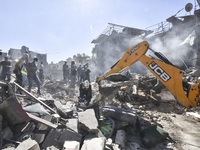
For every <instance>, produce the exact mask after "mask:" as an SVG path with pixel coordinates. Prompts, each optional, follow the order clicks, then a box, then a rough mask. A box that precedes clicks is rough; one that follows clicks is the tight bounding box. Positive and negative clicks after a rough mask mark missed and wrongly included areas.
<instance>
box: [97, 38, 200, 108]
mask: <svg viewBox="0 0 200 150" xmlns="http://www.w3.org/2000/svg"><path fill="white" fill-rule="evenodd" d="M148 50H151V51H152V52H153V53H154V54H155V55H156V56H157V57H158V58H159V60H158V59H155V58H151V57H149V56H146V55H145V54H146V52H147V51H148ZM137 61H140V62H141V63H142V64H143V65H144V66H145V67H146V68H147V69H149V70H150V71H151V72H152V73H153V74H154V75H155V76H156V77H157V78H158V79H159V80H160V81H161V82H162V83H163V84H164V85H165V86H166V87H167V88H168V89H169V91H171V93H172V94H173V95H174V97H175V98H176V99H177V100H178V101H179V102H180V103H181V104H182V105H183V106H185V107H187V108H191V107H196V106H199V105H200V97H199V92H200V84H199V82H198V81H193V82H192V83H188V82H187V83H186V82H185V81H184V80H183V73H184V71H182V70H180V69H179V68H178V67H177V66H175V65H173V64H172V63H171V62H170V61H169V60H168V59H167V58H166V57H164V56H163V55H161V53H159V52H156V51H154V50H153V49H151V48H150V47H149V43H148V42H147V41H143V42H141V43H139V44H137V45H135V46H133V47H131V48H130V49H128V50H127V51H126V52H125V54H124V55H123V57H122V58H121V59H120V60H119V61H118V62H117V63H115V64H114V65H113V66H112V67H111V69H110V70H109V71H108V72H107V73H105V74H104V75H103V76H101V77H98V78H97V79H96V82H97V83H100V81H101V80H104V79H106V77H108V76H109V75H111V74H113V73H119V72H122V71H123V70H125V69H127V68H128V67H130V66H131V65H132V64H134V63H135V62H137Z"/></svg>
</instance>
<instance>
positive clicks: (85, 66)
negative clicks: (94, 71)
mask: <svg viewBox="0 0 200 150" xmlns="http://www.w3.org/2000/svg"><path fill="white" fill-rule="evenodd" d="M84 70H85V77H84V80H88V81H89V82H90V72H91V70H90V69H89V68H88V63H86V64H85V65H84Z"/></svg>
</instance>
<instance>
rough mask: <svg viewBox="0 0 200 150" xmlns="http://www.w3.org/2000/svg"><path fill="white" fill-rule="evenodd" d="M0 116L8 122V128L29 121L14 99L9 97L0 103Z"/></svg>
mask: <svg viewBox="0 0 200 150" xmlns="http://www.w3.org/2000/svg"><path fill="white" fill-rule="evenodd" d="M0 114H1V115H2V116H4V119H6V120H7V121H8V124H9V126H14V125H16V124H18V123H22V122H24V121H30V117H29V116H28V115H27V113H26V112H25V111H24V110H23V108H22V106H21V104H20V103H19V102H18V101H17V100H16V99H15V98H14V97H9V98H8V99H6V100H4V101H3V103H1V105H0Z"/></svg>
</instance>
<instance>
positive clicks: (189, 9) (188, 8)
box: [185, 0, 200, 12]
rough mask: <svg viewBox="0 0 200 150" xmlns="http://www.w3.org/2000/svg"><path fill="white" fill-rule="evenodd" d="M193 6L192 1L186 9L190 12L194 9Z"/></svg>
mask: <svg viewBox="0 0 200 150" xmlns="http://www.w3.org/2000/svg"><path fill="white" fill-rule="evenodd" d="M199 1H200V0H199ZM192 8H193V5H192V3H188V4H187V5H185V10H186V11H187V12H190V11H191V10H192Z"/></svg>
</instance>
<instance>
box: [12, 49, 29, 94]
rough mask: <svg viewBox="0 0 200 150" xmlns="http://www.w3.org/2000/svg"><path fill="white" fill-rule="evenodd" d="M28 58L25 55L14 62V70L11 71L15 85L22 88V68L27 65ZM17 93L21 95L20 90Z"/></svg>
mask: <svg viewBox="0 0 200 150" xmlns="http://www.w3.org/2000/svg"><path fill="white" fill-rule="evenodd" d="M28 57H29V56H28V54H27V53H25V54H24V56H23V57H22V58H20V59H19V60H18V61H17V62H16V64H15V68H14V70H13V73H14V74H15V76H16V83H17V84H19V85H20V86H22V67H23V65H26V64H27V63H28ZM17 92H19V93H21V90H20V89H18V90H17Z"/></svg>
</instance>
